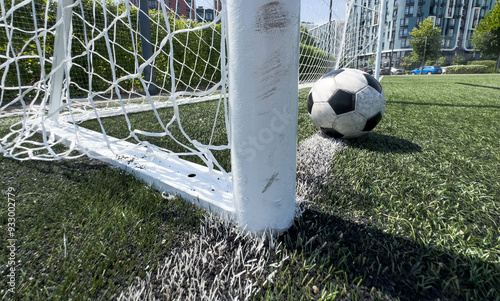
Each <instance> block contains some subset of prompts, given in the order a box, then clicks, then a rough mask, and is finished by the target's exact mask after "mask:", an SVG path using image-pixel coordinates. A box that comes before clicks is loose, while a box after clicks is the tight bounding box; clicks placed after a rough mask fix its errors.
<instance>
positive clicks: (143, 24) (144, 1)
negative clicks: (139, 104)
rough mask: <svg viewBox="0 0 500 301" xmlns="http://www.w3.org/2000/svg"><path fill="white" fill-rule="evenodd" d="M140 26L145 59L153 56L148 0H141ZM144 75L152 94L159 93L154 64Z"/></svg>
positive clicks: (145, 70)
mask: <svg viewBox="0 0 500 301" xmlns="http://www.w3.org/2000/svg"><path fill="white" fill-rule="evenodd" d="M139 9H140V12H139V27H140V31H141V45H142V57H143V58H144V60H145V61H147V60H149V59H150V58H151V56H153V45H151V25H150V23H149V8H148V0H139ZM144 77H145V79H146V84H147V88H148V91H149V94H150V95H155V94H157V91H156V86H155V74H154V70H153V66H152V65H148V66H146V67H145V68H144Z"/></svg>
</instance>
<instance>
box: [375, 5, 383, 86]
mask: <svg viewBox="0 0 500 301" xmlns="http://www.w3.org/2000/svg"><path fill="white" fill-rule="evenodd" d="M380 2H382V3H380V15H379V19H378V20H379V21H378V47H377V57H376V59H375V78H376V79H377V80H379V79H380V61H381V59H382V41H383V34H384V26H385V0H380Z"/></svg>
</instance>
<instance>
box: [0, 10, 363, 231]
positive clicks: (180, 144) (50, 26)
mask: <svg viewBox="0 0 500 301" xmlns="http://www.w3.org/2000/svg"><path fill="white" fill-rule="evenodd" d="M233 2H238V1H231V0H226V1H217V0H216V1H207V0H173V1H163V0H160V1H156V0H147V1H145V0H113V1H111V0H43V1H42V0H40V1H39V0H0V117H1V118H0V150H1V152H2V153H3V155H4V156H6V157H11V158H15V159H19V160H28V159H29V160H33V159H35V160H60V159H71V158H76V157H79V156H82V155H86V156H90V157H93V158H98V159H100V160H104V161H106V162H110V163H112V164H114V165H116V166H119V167H121V168H124V169H126V170H128V171H129V172H131V173H133V174H134V175H136V176H138V177H140V178H141V179H142V180H144V181H145V182H146V183H148V184H151V185H154V186H155V187H157V188H159V189H161V190H164V191H169V192H171V193H172V194H180V195H181V196H183V197H185V198H187V199H191V200H196V201H199V202H201V203H202V205H204V206H206V207H209V208H210V209H212V210H215V211H220V212H223V213H227V214H229V215H231V216H233V215H236V214H237V212H236V211H238V210H239V211H245V210H246V209H242V208H240V207H238V204H237V202H236V201H235V197H234V193H235V192H234V189H236V188H235V187H237V185H236V184H234V183H235V179H236V178H241V174H242V173H245V171H238V173H239V174H238V175H236V174H235V172H236V170H237V169H238V168H239V167H235V166H234V164H235V162H236V163H237V162H238V160H237V159H236V160H235V159H234V158H232V156H234V155H235V153H237V154H238V153H239V156H246V159H245V160H247V161H248V157H252V156H253V155H260V154H261V153H262V151H263V150H264V149H267V148H268V146H269V145H274V144H275V143H276V142H275V140H276V139H274V138H276V137H277V136H279V135H278V134H280V135H281V133H277V132H276V131H277V130H282V129H279V128H277V127H276V128H273V126H274V125H275V124H270V125H268V129H262V128H260V129H257V130H255V131H256V132H255V134H254V136H255V139H254V140H255V141H252V137H248V139H249V141H248V145H244V143H243V144H242V143H240V142H235V141H234V139H235V138H234V137H235V135H236V140H237V139H238V135H245V134H244V132H243V131H244V130H242V131H239V128H238V126H237V125H238V124H242V123H243V124H245V123H246V122H249V121H248V120H247V119H246V118H247V117H244V116H243V117H242V116H239V115H238V114H240V113H241V112H244V111H245V110H247V109H248V108H244V107H242V108H240V109H241V112H240V111H238V110H239V109H238V105H237V104H234V105H233V104H231V100H233V99H236V98H237V97H239V94H243V93H244V92H241V93H240V92H239V91H240V90H244V87H246V86H249V87H252V88H253V89H257V90H258V89H260V88H259V86H258V85H253V86H252V85H251V84H249V85H244V84H241V87H243V88H238V89H240V90H234V89H235V87H237V86H238V85H240V84H238V83H237V78H240V77H241V76H235V77H234V78H235V80H233V81H232V80H231V75H230V73H231V72H234V73H235V74H236V73H238V72H241V74H245V72H247V71H246V70H242V69H245V68H249V70H248V72H251V70H250V69H251V68H253V65H255V68H260V69H258V70H257V69H256V71H255V72H257V71H259V70H260V74H253V75H252V76H251V77H256V76H257V77H259V80H260V81H261V82H263V83H267V84H268V85H269V86H268V87H264V88H263V89H262V90H261V91H250V92H249V93H254V94H255V96H256V97H262V98H263V99H267V98H269V97H271V96H273V95H274V94H278V93H277V92H276V91H279V89H278V88H276V87H275V86H273V85H275V84H276V83H273V77H283V78H287V77H288V78H291V79H292V81H291V83H292V84H291V86H290V84H288V86H286V85H285V87H286V88H287V90H290V87H292V88H291V90H293V93H295V94H296V93H297V92H296V90H297V87H296V86H297V84H298V82H296V81H295V82H294V81H293V78H294V76H296V75H297V77H298V78H299V81H300V83H301V84H303V85H308V84H309V85H310V84H311V83H313V82H314V81H315V80H317V79H318V78H320V77H321V76H323V75H324V74H325V73H327V72H329V71H331V70H333V69H335V68H339V67H342V66H348V65H349V64H350V65H351V66H352V58H353V57H355V56H356V54H353V52H352V51H351V52H346V51H345V49H348V47H347V48H346V47H344V45H346V43H347V42H349V39H352V38H351V36H350V35H349V34H348V33H349V32H352V30H353V26H355V24H354V23H352V22H348V21H346V20H347V19H346V16H348V15H349V12H350V7H351V6H352V5H351V4H349V3H346V2H345V1H329V0H304V1H302V4H300V1H298V0H294V1H291V2H290V3H288V2H286V3H288V4H286V3H282V2H284V1H281V2H280V1H264V0H259V1H255V3H253V1H251V2H252V3H246V4H235V3H233ZM292 2H293V3H292ZM237 5H241V6H243V7H242V8H241V7H237ZM245 9H247V10H250V11H252V10H255V13H253V14H250V15H252V16H253V19H251V18H250V17H249V18H248V24H252V26H255V28H256V29H255V30H254V31H255V32H257V34H260V35H261V36H263V37H264V38H265V39H268V41H269V42H268V43H267V42H266V43H267V44H263V45H259V44H256V45H247V46H245V47H248V48H243V49H239V48H238V47H240V46H238V45H245V43H246V42H245V40H251V39H252V38H251V36H250V37H248V38H247V37H246V36H245V39H243V38H241V41H240V39H239V36H237V35H234V34H236V33H237V32H239V28H240V27H238V26H239V25H238V22H245V21H247V18H246V17H245V13H244V12H243V10H245ZM299 10H300V16H301V22H300V36H299V35H298V34H297V40H299V41H300V47H297V48H295V46H294V41H293V40H291V41H288V40H287V38H285V37H282V35H280V33H281V34H282V33H288V32H290V33H292V34H291V36H292V37H293V36H294V34H293V32H294V31H295V30H297V29H298V27H299V26H298V21H297V22H296V21H294V18H295V17H297V18H298V16H299ZM240 14H241V16H240ZM231 16H232V19H233V20H235V21H234V22H233V21H231ZM238 18H239V19H238ZM297 20H298V19H297ZM231 26H233V27H231ZM243 27H244V26H241V28H243ZM232 34H233V35H232ZM246 34H247V33H241V35H246ZM280 39H282V40H280ZM255 41H257V40H255ZM259 41H260V40H259ZM238 43H241V44H238ZM257 43H261V42H257ZM278 43H282V45H279V44H278ZM297 44H298V43H297ZM351 44H352V43H351ZM273 45H274V46H273ZM288 45H289V46H290V47H288ZM241 47H243V46H241ZM273 47H274V48H273ZM263 48H265V49H266V50H265V51H264V50H263V51H260V50H262V49H263ZM287 48H288V49H287ZM296 50H298V52H300V55H297V58H296V59H297V67H298V68H296V69H298V70H292V69H293V65H292V68H291V70H289V69H290V68H282V66H281V65H284V64H285V63H286V62H287V60H291V61H290V62H291V63H293V62H294V61H293V60H294V59H295V56H294V52H295V51H296ZM231 51H232V52H231ZM240 51H242V52H246V53H247V54H245V55H247V57H248V58H252V55H260V56H263V55H267V56H268V58H266V59H267V60H273V62H276V61H281V62H283V64H281V65H279V66H278V65H273V64H270V65H259V64H258V63H257V62H255V63H252V62H246V64H247V65H248V67H232V62H239V61H240V60H243V61H244V60H245V59H244V57H245V56H241V57H243V58H238V57H240V53H239V52H240ZM228 52H229V55H228ZM260 52H262V53H260ZM248 53H249V54H248ZM257 59H258V58H257ZM264 61H265V60H264ZM242 63H245V62H242ZM235 66H236V65H235ZM233 70H236V71H233ZM294 72H296V73H297V74H295V73H294ZM243 76H244V75H243ZM250 80H253V79H251V78H250ZM278 82H279V81H278ZM294 85H295V88H293V86H294ZM238 87H239V86H238ZM261 88H262V87H261ZM281 89H284V88H283V87H282V88H281ZM287 90H285V92H286V91H287ZM287 93H288V92H287ZM287 93H284V94H287ZM293 93H292V94H291V95H289V97H292V99H293V98H294V97H295V98H296V96H294V94H293ZM282 94H283V93H282ZM287 95H288V94H287ZM292 107H293V105H292ZM295 107H296V104H295ZM234 108H236V109H234ZM276 108H277V107H275V108H269V107H267V109H266V110H267V111H272V112H274V113H272V114H274V116H270V117H269V116H268V119H269V120H271V122H273V120H274V121H276V120H278V121H283V120H284V119H283V118H293V115H294V114H295V115H296V111H294V110H296V108H295V109H293V108H292V109H290V110H288V109H287V110H283V111H280V110H275V109H276ZM270 109H272V110H270ZM238 112H239V113H238ZM294 112H295V113H294ZM241 114H242V113H241ZM242 115H245V114H242ZM283 116H285V117H283ZM290 116H291V117H290ZM240 117H242V118H240ZM273 118H274V119H273ZM295 118H296V117H295ZM255 120H256V119H254V121H255ZM284 122H285V124H286V123H289V122H290V121H289V120H286V121H284ZM295 123H296V121H295ZM240 127H241V125H240ZM244 127H245V125H243V128H244ZM269 128H270V130H269ZM290 131H291V133H292V134H294V133H296V125H295V132H294V130H293V127H291V130H290ZM287 135H289V134H287ZM280 137H281V136H280ZM245 143H246V142H245ZM280 147H281V146H280V145H279V144H278V145H276V147H275V149H274V150H272V151H273V152H276V148H280ZM287 147H288V146H287ZM235 149H237V151H234V150H235ZM264 152H265V151H264ZM293 152H295V149H294V150H293ZM279 156H280V155H278V157H279ZM242 160H243V159H242ZM243 161H244V160H243ZM289 163H290V161H289V162H288V163H287V164H285V163H283V164H285V165H293V164H289ZM238 164H239V163H238ZM254 165H255V164H254ZM292 167H293V168H295V167H294V165H293V166H292ZM288 169H290V167H288ZM278 174H279V173H277V172H273V173H271V175H270V176H269V175H259V174H255V175H252V176H255V177H262V179H261V181H264V183H267V184H266V185H268V186H266V185H264V187H263V188H261V189H260V190H261V191H259V192H262V194H264V193H265V192H266V191H267V190H268V189H269V187H270V185H273V183H278V182H280V181H278V180H277V177H278ZM246 176H248V175H246ZM282 182H283V181H282ZM282 189H283V188H282ZM287 189H288V188H287ZM292 189H294V188H293V187H292ZM289 190H290V189H289ZM276 193H279V192H276ZM245 198H248V197H245ZM287 206H289V205H287ZM289 207H290V206H289ZM288 211H290V210H288ZM288 223H289V222H288ZM267 226H269V225H267ZM271 226H276V223H275V222H273V223H272V225H271ZM276 227H278V228H279V227H280V226H276Z"/></svg>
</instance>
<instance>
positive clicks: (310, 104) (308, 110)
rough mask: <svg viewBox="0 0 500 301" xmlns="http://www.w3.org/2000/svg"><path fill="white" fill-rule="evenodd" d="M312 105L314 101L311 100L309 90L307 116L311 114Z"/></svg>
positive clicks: (311, 95)
mask: <svg viewBox="0 0 500 301" xmlns="http://www.w3.org/2000/svg"><path fill="white" fill-rule="evenodd" d="M313 104H314V100H313V94H312V90H311V92H309V97H308V98H307V112H309V114H311V110H312V108H313Z"/></svg>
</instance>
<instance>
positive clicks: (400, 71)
mask: <svg viewBox="0 0 500 301" xmlns="http://www.w3.org/2000/svg"><path fill="white" fill-rule="evenodd" d="M391 73H392V75H403V74H405V71H404V70H403V69H397V68H394V67H392V68H391Z"/></svg>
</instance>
